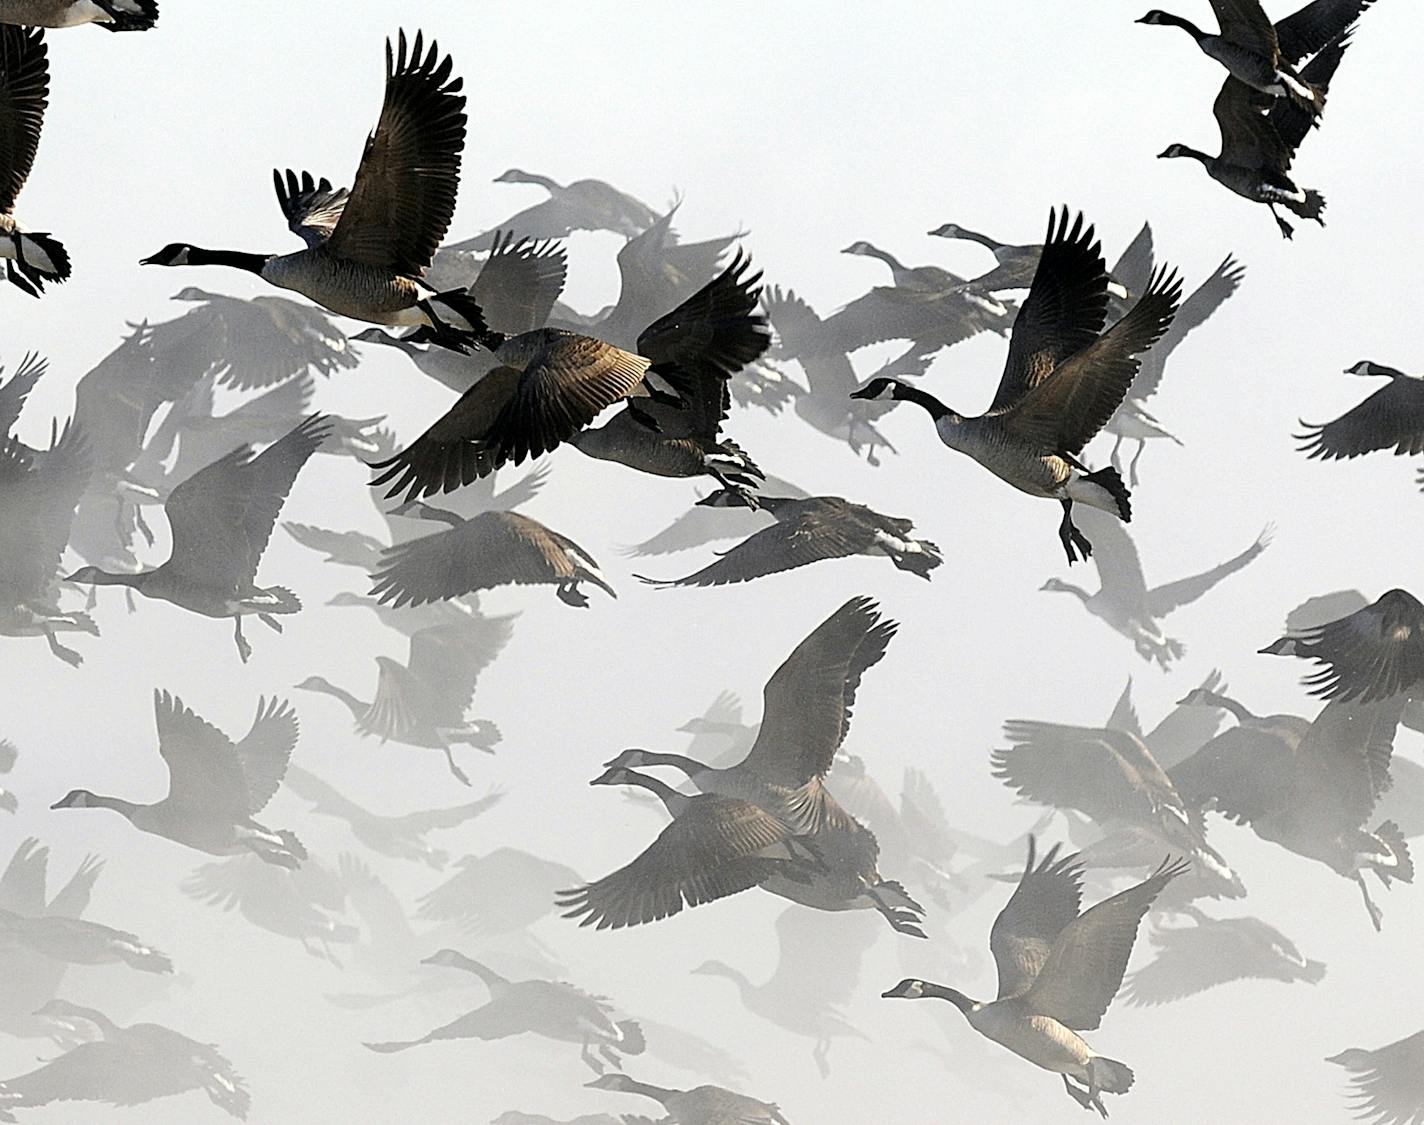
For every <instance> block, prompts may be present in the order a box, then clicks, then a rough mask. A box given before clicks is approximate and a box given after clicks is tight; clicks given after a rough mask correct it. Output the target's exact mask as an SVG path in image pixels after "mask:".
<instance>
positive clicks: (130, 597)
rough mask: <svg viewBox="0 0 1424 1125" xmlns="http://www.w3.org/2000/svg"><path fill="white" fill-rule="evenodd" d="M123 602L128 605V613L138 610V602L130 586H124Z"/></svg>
mask: <svg viewBox="0 0 1424 1125" xmlns="http://www.w3.org/2000/svg"><path fill="white" fill-rule="evenodd" d="M124 604H125V605H126V606H128V609H129V612H130V613H135V612H137V611H138V602H136V601H135V600H134V592H133V587H132V586H125V587H124Z"/></svg>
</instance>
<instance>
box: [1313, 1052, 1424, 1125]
mask: <svg viewBox="0 0 1424 1125" xmlns="http://www.w3.org/2000/svg"><path fill="white" fill-rule="evenodd" d="M1325 1061H1326V1062H1331V1063H1335V1064H1336V1065H1337V1066H1343V1067H1344V1068H1345V1069H1346V1070H1348V1071H1349V1072H1350V1097H1351V1098H1352V1099H1353V1104H1352V1106H1351V1108H1352V1109H1354V1110H1355V1116H1356V1117H1357V1118H1359V1119H1360V1120H1362V1121H1365V1120H1367V1121H1369V1122H1370V1125H1419V1122H1420V1121H1424V1031H1416V1032H1415V1033H1414V1034H1413V1035H1410V1036H1408V1037H1406V1038H1404V1039H1400V1040H1399V1041H1397V1042H1395V1043H1391V1044H1389V1046H1387V1047H1376V1048H1375V1049H1374V1050H1372V1051H1369V1050H1366V1049H1365V1048H1363V1047H1351V1048H1349V1049H1348V1050H1345V1051H1341V1052H1340V1053H1339V1054H1338V1055H1331V1056H1330V1057H1329V1058H1328V1059H1326V1060H1325Z"/></svg>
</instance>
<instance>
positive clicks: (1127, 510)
mask: <svg viewBox="0 0 1424 1125" xmlns="http://www.w3.org/2000/svg"><path fill="white" fill-rule="evenodd" d="M1107 282H1108V279H1107V273H1106V270H1105V267H1104V265H1103V257H1102V251H1101V247H1100V246H1099V245H1098V242H1097V241H1096V238H1095V237H1094V234H1093V228H1092V227H1091V226H1086V227H1085V224H1084V222H1083V217H1082V215H1079V216H1078V217H1077V218H1076V219H1075V220H1074V221H1073V223H1072V226H1071V227H1070V226H1069V221H1068V211H1067V209H1066V208H1065V209H1064V210H1063V212H1062V214H1061V216H1058V215H1050V217H1049V224H1048V240H1047V242H1046V244H1045V246H1044V250H1043V255H1042V257H1041V258H1040V260H1039V265H1038V269H1037V272H1036V274H1035V275H1034V280H1033V286H1032V288H1031V289H1030V290H1029V295H1028V298H1027V300H1026V301H1025V302H1024V305H1023V308H1022V309H1020V310H1019V315H1018V319H1017V320H1016V321H1015V322H1014V331H1013V338H1012V340H1011V342H1010V344H1009V355H1008V360H1007V362H1006V364H1005V366H1004V374H1003V378H1002V379H1001V380H1000V382H999V390H998V393H997V394H996V395H995V396H994V401H993V402H992V403H991V404H990V406H989V409H988V411H987V412H986V413H984V414H982V415H980V416H979V417H966V416H964V415H962V414H959V413H956V412H955V411H953V410H951V409H950V408H949V407H947V406H946V405H945V404H944V403H942V402H940V401H939V399H937V398H935V397H934V396H933V395H930V394H928V393H927V392H925V391H922V390H920V389H918V388H917V387H912V386H910V385H909V384H907V383H904V382H901V381H900V380H897V379H888V378H876V379H872V380H871V381H870V382H869V383H868V384H866V386H865V387H863V388H862V389H861V390H858V391H855V392H854V393H853V394H852V395H851V397H852V398H859V399H894V400H898V401H909V402H913V403H915V404H916V405H918V406H920V407H922V408H923V409H924V410H925V411H926V412H928V413H929V415H930V417H931V418H932V419H933V420H934V425H935V430H936V432H937V433H938V434H939V438H940V440H941V441H942V442H943V443H944V444H945V445H946V446H948V447H949V448H950V449H957V450H959V451H960V452H962V453H966V454H968V455H969V456H970V457H972V458H974V460H976V461H978V462H979V463H980V464H981V465H983V466H984V468H986V469H988V470H989V471H990V472H992V473H993V474H994V475H995V476H997V477H999V478H1000V479H1001V480H1003V481H1005V482H1007V483H1008V484H1011V485H1013V486H1014V487H1015V488H1017V489H1019V490H1020V491H1021V492H1026V493H1028V494H1029V495H1031V496H1042V497H1046V498H1050V499H1054V500H1057V501H1058V502H1059V503H1060V504H1061V505H1062V506H1063V521H1062V523H1061V525H1060V526H1059V530H1058V537H1059V539H1060V540H1061V542H1062V543H1063V550H1064V552H1065V553H1066V554H1067V556H1068V561H1069V563H1073V562H1076V561H1077V560H1078V558H1079V557H1080V555H1081V557H1083V558H1086V557H1088V555H1090V554H1092V544H1091V543H1090V542H1089V541H1088V539H1087V537H1086V536H1084V535H1083V533H1082V532H1081V531H1079V530H1078V529H1077V527H1076V526H1075V525H1074V523H1073V516H1072V510H1073V504H1074V503H1075V502H1077V503H1080V504H1085V505H1087V506H1089V507H1094V508H1101V509H1102V510H1103V511H1106V512H1110V513H1112V514H1113V515H1115V516H1117V517H1118V518H1119V519H1121V520H1122V521H1124V522H1126V521H1128V520H1129V519H1131V518H1132V506H1131V503H1130V499H1129V495H1130V494H1129V492H1128V490H1127V486H1126V485H1124V484H1123V482H1122V477H1121V476H1119V475H1118V472H1117V470H1116V469H1114V468H1112V467H1108V468H1106V469H1099V470H1097V471H1096V472H1090V471H1089V470H1088V468H1087V467H1086V466H1085V465H1084V464H1083V463H1082V462H1081V461H1080V460H1079V459H1078V454H1079V453H1080V452H1081V451H1082V449H1083V447H1084V446H1085V445H1087V443H1088V442H1089V441H1091V440H1092V438H1093V437H1094V436H1095V435H1096V434H1097V432H1098V431H1099V430H1100V429H1101V428H1102V427H1103V425H1104V424H1106V422H1107V420H1108V419H1109V418H1111V417H1112V414H1113V411H1115V410H1116V409H1117V408H1118V406H1119V405H1121V403H1122V400H1123V398H1124V397H1125V396H1126V394H1127V390H1128V388H1129V387H1130V386H1131V385H1132V380H1133V377H1134V376H1135V375H1136V374H1137V369H1138V363H1139V361H1138V359H1137V356H1139V355H1140V354H1141V353H1143V352H1145V351H1146V350H1147V349H1148V348H1150V347H1151V346H1152V345H1153V344H1154V343H1156V342H1157V340H1158V339H1160V338H1161V336H1162V334H1163V333H1164V332H1165V331H1166V330H1167V328H1168V327H1169V326H1170V325H1171V323H1172V317H1173V316H1174V315H1175V313H1176V309H1177V300H1178V297H1179V296H1180V294H1181V282H1180V280H1179V279H1178V278H1177V276H1176V274H1175V273H1167V272H1166V271H1165V270H1161V269H1159V270H1158V271H1157V272H1156V273H1155V274H1154V275H1153V280H1152V283H1151V284H1150V285H1149V286H1148V289H1147V292H1145V293H1144V294H1143V295H1142V297H1141V298H1140V299H1139V300H1138V302H1137V303H1136V304H1135V305H1134V306H1133V307H1132V310H1131V311H1130V312H1129V313H1128V314H1127V315H1126V316H1125V317H1123V318H1122V319H1121V320H1120V321H1118V322H1117V323H1116V324H1115V325H1113V327H1112V328H1110V329H1108V330H1107V331H1106V332H1103V323H1104V320H1105V318H1106V315H1107Z"/></svg>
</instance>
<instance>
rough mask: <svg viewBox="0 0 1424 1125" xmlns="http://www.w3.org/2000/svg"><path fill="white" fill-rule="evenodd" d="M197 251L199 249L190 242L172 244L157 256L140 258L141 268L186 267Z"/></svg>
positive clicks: (151, 255)
mask: <svg viewBox="0 0 1424 1125" xmlns="http://www.w3.org/2000/svg"><path fill="white" fill-rule="evenodd" d="M196 249H197V247H195V246H193V245H192V244H191V243H188V242H170V243H169V244H168V245H167V246H165V247H164V248H163V249H162V250H160V251H159V252H158V253H157V254H150V255H149V256H148V257H147V258H140V259H139V260H138V264H139V265H141V266H186V265H188V264H189V259H190V258H191V257H192V254H193V251H194V250H196Z"/></svg>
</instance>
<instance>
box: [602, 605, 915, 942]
mask: <svg viewBox="0 0 1424 1125" xmlns="http://www.w3.org/2000/svg"><path fill="white" fill-rule="evenodd" d="M898 628H899V626H898V624H897V623H896V622H894V621H890V620H887V619H885V618H883V617H881V615H880V613H879V607H878V606H877V605H876V604H875V603H874V602H873V601H871V600H870V599H869V598H863V597H861V598H851V599H850V600H849V601H847V602H846V603H845V604H844V605H842V606H841V607H840V609H838V610H836V612H835V613H833V614H832V615H831V616H830V617H829V618H827V619H826V620H825V621H823V622H822V623H821V624H820V625H819V626H817V627H816V629H815V630H814V631H813V632H812V633H811V634H810V635H809V636H808V637H806V639H805V640H803V641H802V642H801V643H800V644H799V645H797V646H796V648H795V650H794V651H793V652H792V653H791V655H790V656H788V657H787V658H786V660H785V661H783V662H782V664H781V666H780V667H779V668H778V669H777V670H776V672H775V673H774V674H773V675H772V677H771V679H770V680H769V681H767V685H766V689H765V693H764V698H765V703H764V708H763V720H762V725H761V730H760V731H759V732H758V734H757V738H756V742H755V743H754V744H753V746H752V748H751V750H750V751H749V752H748V754H747V755H746V757H745V758H744V759H743V760H742V761H741V762H739V763H737V764H736V765H734V766H730V767H728V768H725V769H716V768H713V767H710V766H708V765H707V764H706V763H703V762H699V761H695V760H694V759H692V758H688V757H686V756H684V755H681V754H660V753H654V752H652V751H649V750H642V749H637V748H633V749H628V750H624V751H623V752H622V753H621V754H619V755H618V756H617V757H616V758H614V759H613V760H612V761H610V762H607V763H605V765H606V766H607V767H608V768H609V770H610V773H617V772H619V771H621V772H622V773H623V774H624V775H625V776H624V777H623V778H622V779H621V780H613V779H609V777H608V775H607V774H605V775H604V778H601V779H599V783H600V784H624V785H643V786H644V787H645V788H653V787H652V786H650V785H648V784H647V779H643V778H642V777H641V775H638V774H634V773H633V772H632V770H633V769H636V768H638V767H644V766H651V767H654V768H656V767H658V766H668V767H671V768H673V769H678V770H681V771H683V772H684V773H685V774H686V775H687V777H688V780H690V781H691V782H692V784H693V785H694V786H696V788H697V789H698V790H699V791H700V792H702V793H706V794H719V795H721V796H722V797H725V798H728V799H733V800H737V801H739V802H750V803H752V804H753V805H755V806H756V807H758V808H760V809H762V810H763V811H764V812H766V813H767V814H768V815H769V816H771V817H772V818H774V820H775V821H776V822H780V823H786V824H789V825H792V826H794V828H795V829H796V830H797V831H798V833H802V834H805V843H804V846H809V848H810V849H811V851H812V852H813V853H814V854H815V855H816V856H817V858H818V860H819V861H820V866H819V867H818V869H817V870H815V871H814V872H812V873H811V875H810V877H809V878H808V877H806V876H805V875H804V874H803V873H801V872H794V873H793V874H792V875H789V876H786V877H778V876H777V875H775V874H774V875H773V876H772V878H770V879H769V880H767V881H766V882H765V883H764V884H763V886H764V887H765V888H766V889H767V890H769V891H771V892H772V893H773V894H776V895H780V896H782V897H783V898H789V899H791V901H792V902H799V903H801V904H802V905H804V906H812V907H815V908H816V909H819V910H877V911H879V912H880V914H881V915H882V916H883V917H884V918H885V920H886V921H887V922H888V923H889V924H890V926H891V928H892V929H894V930H896V931H897V932H899V933H904V934H909V935H911V936H913V937H924V936H925V934H924V932H923V931H922V930H921V929H920V926H919V922H920V916H921V915H923V913H924V910H923V908H922V907H921V906H920V905H919V904H918V903H916V902H915V900H914V899H912V898H911V897H910V896H909V894H908V893H907V892H906V890H905V888H904V887H903V886H902V885H901V884H899V883H897V882H895V881H893V880H890V879H886V878H884V877H883V876H882V875H881V874H880V871H879V868H878V865H877V858H878V855H879V844H878V843H877V842H876V839H875V835H874V833H872V832H871V831H870V830H869V829H868V828H866V827H865V826H864V825H863V824H861V823H860V822H859V821H858V820H856V819H855V818H854V817H853V816H851V815H850V814H849V813H847V812H846V811H845V809H843V808H842V807H841V806H840V804H839V802H837V801H836V799H835V798H834V797H832V796H831V794H830V793H829V792H828V791H827V789H826V785H825V780H824V779H825V775H826V774H827V773H828V772H829V771H830V769H831V767H832V765H833V764H834V762H835V755H836V751H837V750H839V749H840V746H841V743H842V742H843V741H844V739H845V735H846V732H847V729H848V728H849V726H850V715H851V708H852V706H853V704H854V702H855V695H856V691H857V689H858V688H859V686H860V679H861V676H862V675H864V673H865V672H866V670H867V669H869V668H872V667H874V666H875V664H877V663H878V662H879V661H880V659H881V657H883V656H884V655H885V650H886V647H887V646H888V645H889V643H890V639H891V638H892V637H893V636H894V635H895V631H896V630H897V629H898ZM630 767H631V768H630ZM653 791H654V792H655V793H658V795H659V796H662V795H663V794H662V793H661V791H660V790H659V789H654V790H653ZM666 799H667V798H666V797H664V800H665V801H666Z"/></svg>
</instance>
